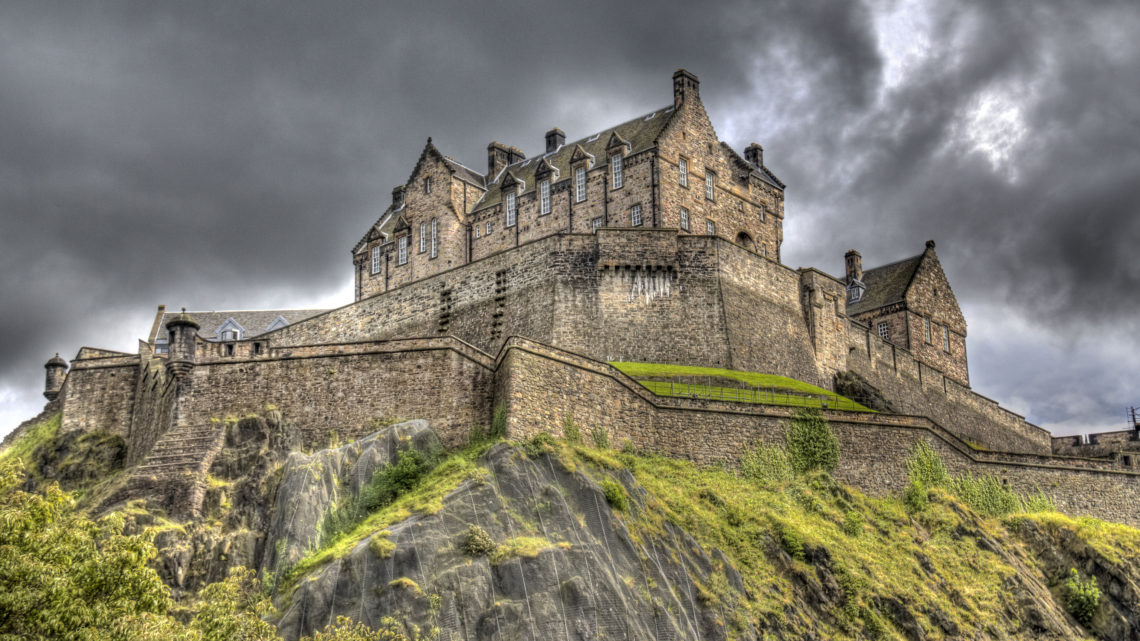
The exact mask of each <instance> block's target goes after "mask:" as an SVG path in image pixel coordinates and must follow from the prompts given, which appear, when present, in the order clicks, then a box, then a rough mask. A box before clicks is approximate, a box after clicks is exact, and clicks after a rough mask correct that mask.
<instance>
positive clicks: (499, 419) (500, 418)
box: [490, 405, 508, 438]
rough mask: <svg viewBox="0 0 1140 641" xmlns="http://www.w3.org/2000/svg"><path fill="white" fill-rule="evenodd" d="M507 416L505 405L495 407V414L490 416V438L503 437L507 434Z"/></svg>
mask: <svg viewBox="0 0 1140 641" xmlns="http://www.w3.org/2000/svg"><path fill="white" fill-rule="evenodd" d="M507 418H508V413H507V406H506V405H500V406H498V407H496V408H495V414H494V415H493V416H492V417H491V432H490V436H491V438H504V437H505V436H506V435H507Z"/></svg>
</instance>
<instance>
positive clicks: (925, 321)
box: [922, 318, 930, 344]
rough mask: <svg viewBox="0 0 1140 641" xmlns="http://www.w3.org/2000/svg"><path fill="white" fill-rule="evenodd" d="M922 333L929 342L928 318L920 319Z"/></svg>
mask: <svg viewBox="0 0 1140 641" xmlns="http://www.w3.org/2000/svg"><path fill="white" fill-rule="evenodd" d="M922 335H923V336H924V337H926V342H927V344H929V343H930V319H929V318H924V319H922Z"/></svg>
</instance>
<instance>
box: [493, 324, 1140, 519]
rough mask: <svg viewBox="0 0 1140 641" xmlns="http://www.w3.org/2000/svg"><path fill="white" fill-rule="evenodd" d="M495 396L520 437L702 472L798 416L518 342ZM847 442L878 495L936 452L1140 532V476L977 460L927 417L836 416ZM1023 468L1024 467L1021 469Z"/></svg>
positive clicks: (846, 454)
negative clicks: (661, 388) (575, 439)
mask: <svg viewBox="0 0 1140 641" xmlns="http://www.w3.org/2000/svg"><path fill="white" fill-rule="evenodd" d="M499 363H500V366H499V369H498V371H497V373H496V389H497V390H499V391H500V395H501V396H500V398H501V399H502V401H503V402H505V403H506V404H507V406H508V409H509V413H510V414H509V418H508V430H509V431H510V434H511V436H512V437H515V438H527V437H530V436H533V435H535V434H538V433H540V432H550V433H553V434H555V435H561V431H562V425H563V423H564V421H565V420H566V417H570V418H571V419H572V420H573V421H574V422H575V423H576V424H577V425H578V426H579V428H580V430H581V431H582V433H583V435H584V437H585V438H587V439H588V438H589V435H590V433H591V431H592V430H595V429H602V430H605V431H606V432H607V434H608V436H609V439H610V442H611V443H612V444H613V445H614V447H620V446H621V445H622V444H623V443H625V442H627V441H628V442H629V443H630V444H631V445H632V446H633V447H635V448H638V449H642V450H646V451H652V452H656V453H660V454H664V455H668V456H673V457H680V458H687V459H691V460H694V461H696V462H698V463H702V464H711V463H721V462H723V463H729V464H734V463H736V462H737V460H738V458H739V456H740V455H741V454H742V453H743V452H744V451H746V450H747V449H748V448H749V447H751V446H752V445H754V444H755V443H757V442H765V443H770V444H775V443H782V442H783V438H784V429H785V423H786V421H787V420H788V419H789V418H790V417H791V415H792V414H793V413H794V409H793V408H782V407H775V406H755V405H744V404H736V403H724V402H718V401H697V400H687V399H667V398H661V397H655V396H653V395H652V394H650V393H649V392H648V391H646V390H644V389H643V388H641V386H640V385H638V384H637V383H636V382H634V381H633V380H631V379H629V378H627V377H625V376H623V375H621V373H620V372H618V371H617V370H615V369H613V368H611V367H609V366H607V365H605V364H603V363H598V362H596V361H592V360H591V359H588V358H585V357H583V356H578V355H574V354H570V353H567V352H565V351H562V350H557V349H554V348H549V347H544V346H542V345H537V344H534V343H532V342H530V341H525V340H517V341H512V342H511V343H510V344H509V345H507V347H506V348H505V350H504V352H503V353H502V354H501V355H500V358H499ZM827 415H828V420H829V422H830V423H831V425H832V428H833V429H834V430H835V433H836V436H837V437H838V438H839V440H840V447H841V451H842V460H841V463H840V468H839V469H838V470H837V472H836V475H837V476H838V477H839V478H841V479H843V480H844V481H846V482H849V483H851V484H852V485H855V486H857V487H860V488H862V489H864V490H866V491H869V492H875V493H882V492H897V491H900V490H901V489H902V488H904V487H905V485H906V482H907V478H906V465H905V460H906V457H907V456H908V455H909V454H910V452H911V450H912V449H913V448H914V446H915V445H916V444H917V443H918V442H919V441H920V440H925V441H927V442H930V443H931V444H932V445H933V446H934V447H935V448H936V449H937V450H938V452H939V453H940V454H941V455H942V457H943V459H944V460H945V461H946V463H947V465H948V466H949V467H950V469H951V471H953V472H955V473H963V472H967V471H968V472H971V473H974V474H993V475H996V476H998V477H999V478H1001V479H1004V480H1005V481H1007V482H1008V483H1009V484H1010V485H1011V486H1012V487H1013V488H1015V489H1017V490H1018V491H1022V492H1035V491H1037V490H1041V491H1043V492H1044V493H1045V494H1047V495H1049V496H1050V497H1052V498H1053V500H1054V501H1056V503H1057V506H1058V507H1059V508H1060V509H1062V510H1064V511H1066V512H1069V513H1072V514H1082V515H1090V516H1095V517H1098V518H1104V519H1109V520H1113V521H1120V522H1125V523H1131V524H1134V525H1140V511H1137V510H1136V509H1135V505H1136V501H1137V500H1138V499H1140V476H1138V475H1137V474H1135V473H1132V472H1127V471H1121V470H1118V469H1112V468H1111V467H1110V466H1109V465H1108V464H1105V463H1103V462H1098V461H1095V460H1092V459H1081V460H1077V459H1066V458H1064V457H1050V456H1033V455H1023V456H1021V457H1018V456H1016V455H991V454H988V453H984V452H973V451H972V450H971V449H970V447H969V446H968V445H967V444H965V443H964V442H962V441H960V440H958V439H957V438H956V437H954V436H953V435H952V434H951V433H949V432H948V431H946V430H945V429H943V428H942V427H941V426H939V425H937V424H935V423H933V422H931V421H929V420H927V419H923V418H920V417H908V416H880V415H874V414H864V413H853V412H828V413H827ZM1019 459H1020V460H1019Z"/></svg>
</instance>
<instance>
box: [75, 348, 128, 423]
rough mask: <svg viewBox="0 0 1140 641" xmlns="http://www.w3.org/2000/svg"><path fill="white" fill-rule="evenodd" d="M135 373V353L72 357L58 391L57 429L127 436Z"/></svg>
mask: <svg viewBox="0 0 1140 641" xmlns="http://www.w3.org/2000/svg"><path fill="white" fill-rule="evenodd" d="M108 353H112V354H115V353H113V352H108ZM138 373H139V357H138V356H124V355H122V354H115V355H114V356H97V357H95V358H85V359H76V360H74V361H72V363H71V369H70V371H68V373H67V378H66V379H65V382H64V385H63V389H62V390H61V391H60V396H61V397H62V398H63V418H62V422H61V423H60V431H61V432H70V431H72V430H85V431H89V430H104V431H107V432H112V433H114V434H119V435H121V436H123V437H127V436H128V432H129V430H130V425H131V414H132V412H133V411H134V397H135V388H136V385H137V383H138Z"/></svg>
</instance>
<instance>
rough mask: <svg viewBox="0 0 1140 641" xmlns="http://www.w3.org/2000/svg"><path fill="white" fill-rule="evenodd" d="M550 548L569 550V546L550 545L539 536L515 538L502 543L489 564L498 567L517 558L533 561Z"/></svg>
mask: <svg viewBox="0 0 1140 641" xmlns="http://www.w3.org/2000/svg"><path fill="white" fill-rule="evenodd" d="M552 547H559V548H562V549H564V550H565V549H569V548H570V544H569V543H557V544H555V543H551V542H550V539H547V538H545V537H541V536H516V537H514V538H512V539H507V540H506V541H503V544H502V545H500V546H498V547H497V548H495V552H494V553H493V554H491V563H492V564H495V565H498V564H500V563H505V562H507V561H510V560H511V559H514V558H517V557H522V558H526V559H533V558H534V557H536V556H538V553H539V552H541V551H543V550H547V549H550V548H552Z"/></svg>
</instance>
